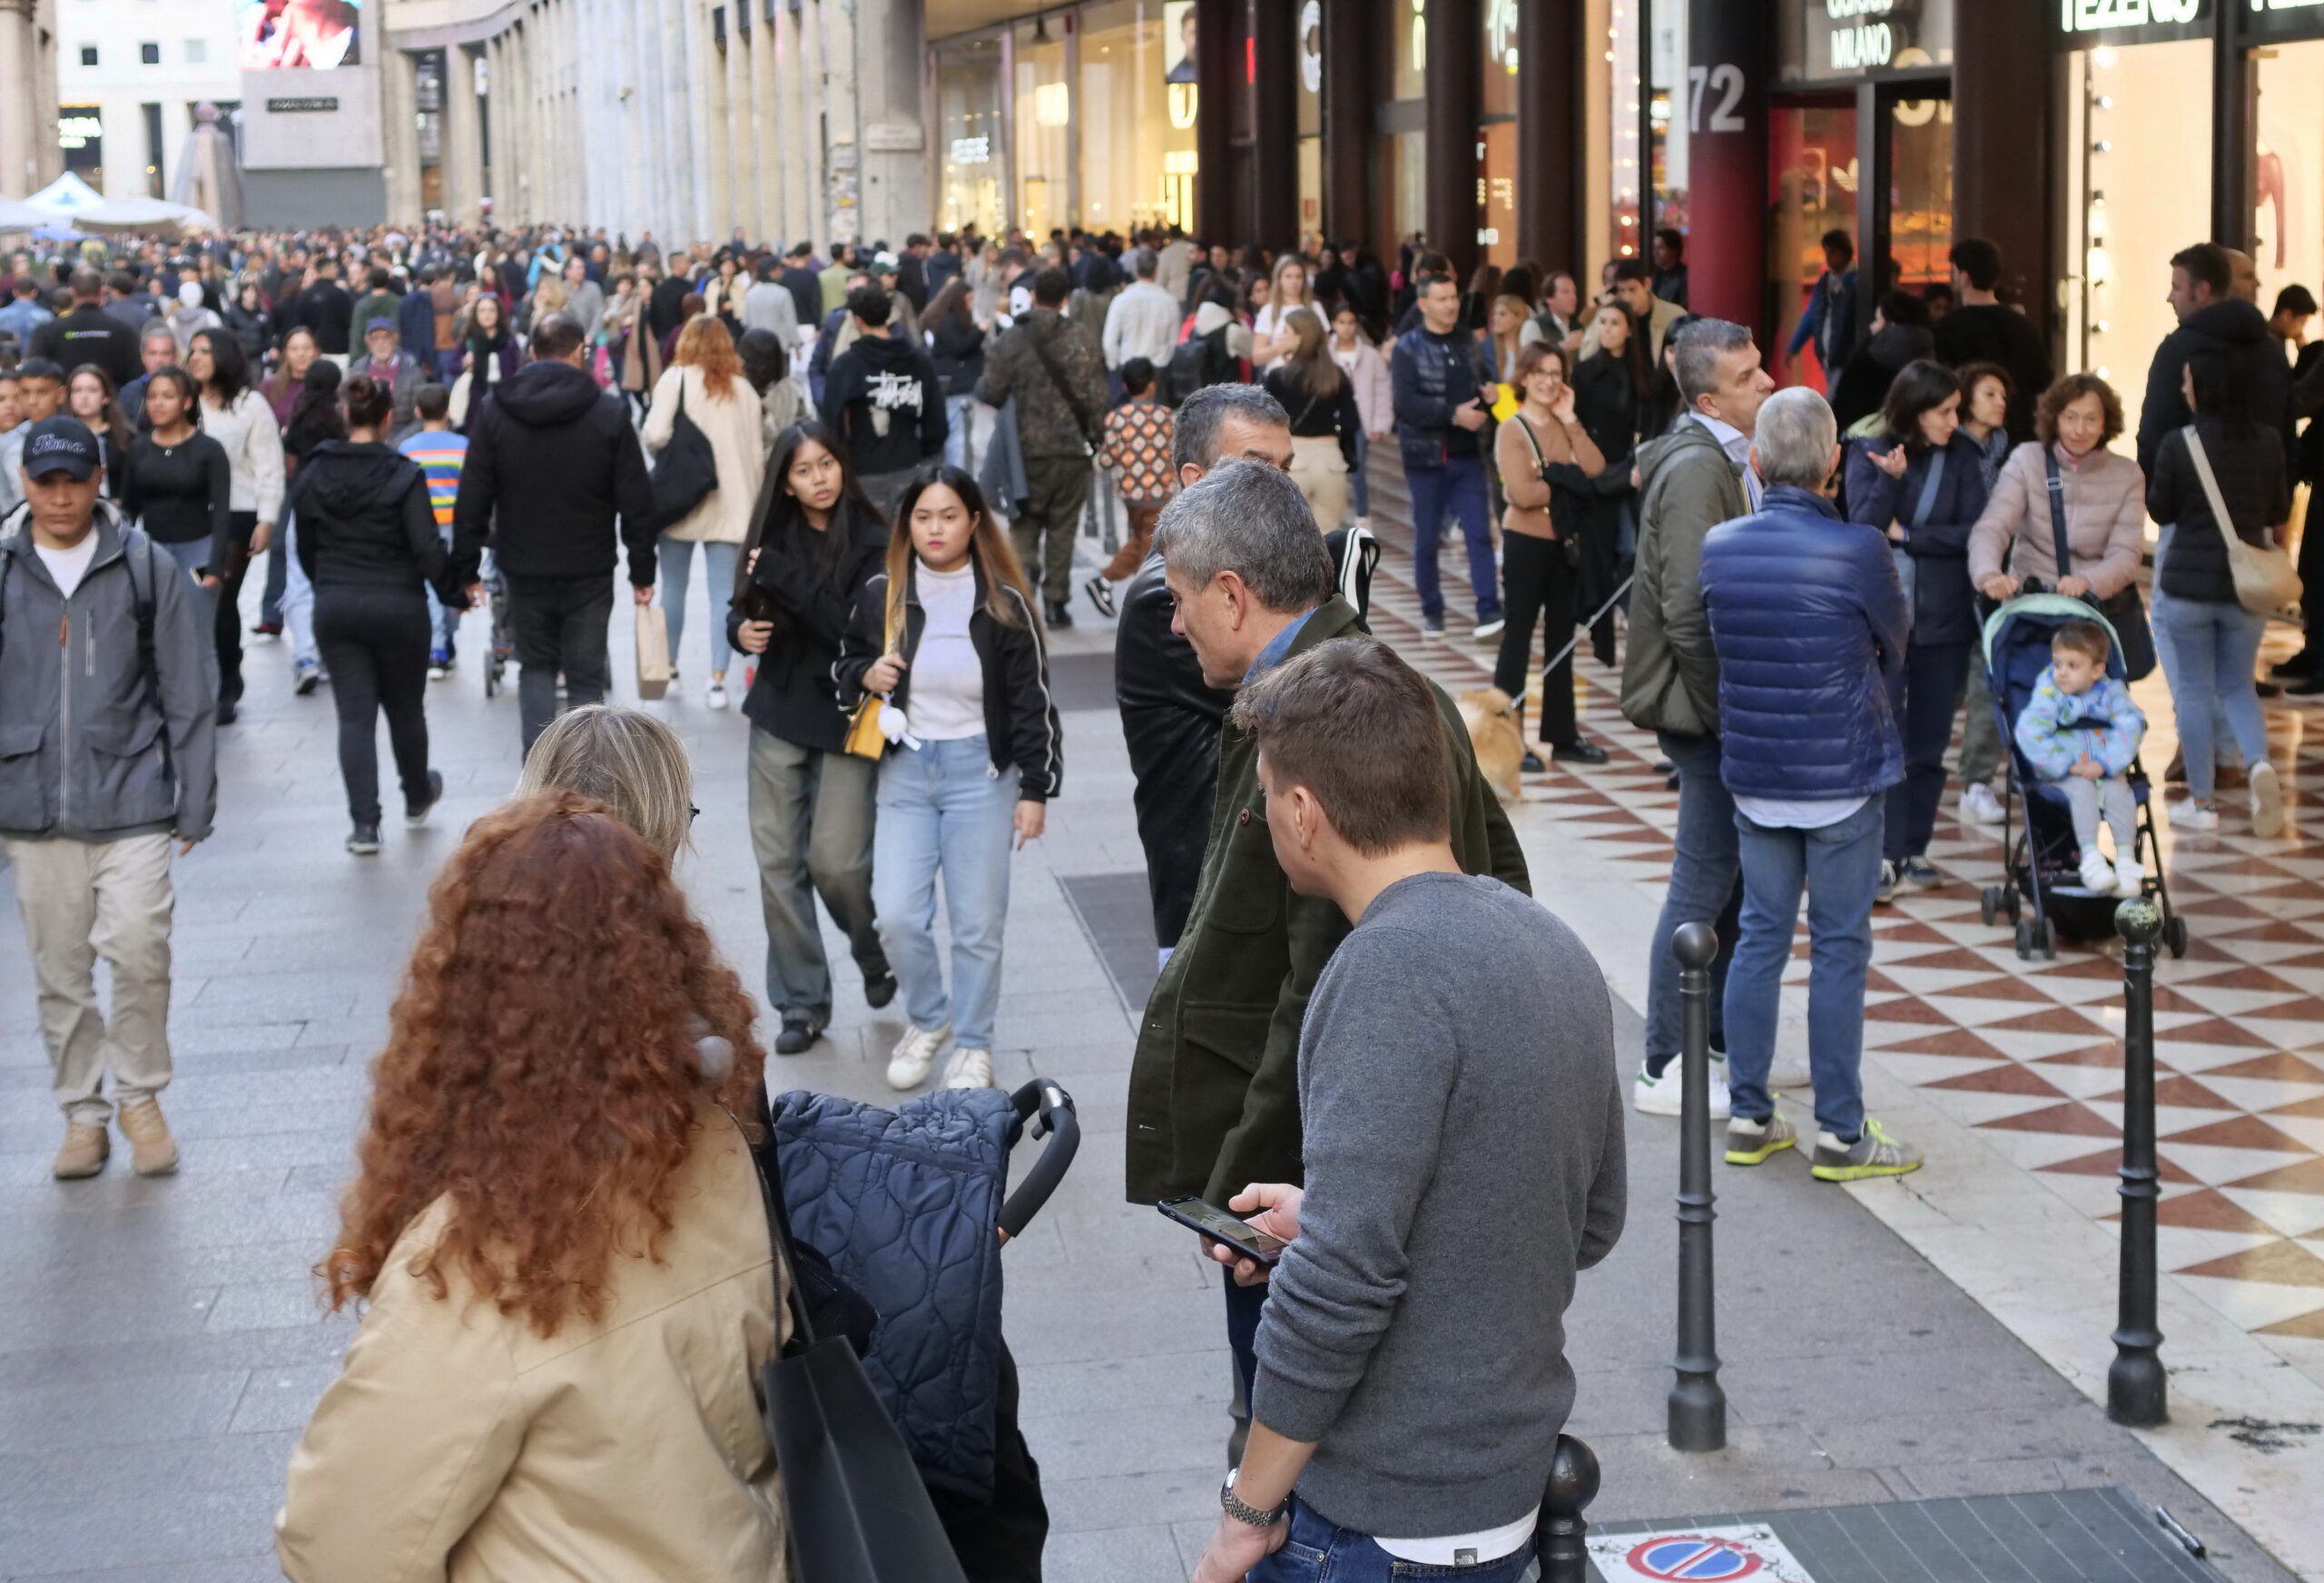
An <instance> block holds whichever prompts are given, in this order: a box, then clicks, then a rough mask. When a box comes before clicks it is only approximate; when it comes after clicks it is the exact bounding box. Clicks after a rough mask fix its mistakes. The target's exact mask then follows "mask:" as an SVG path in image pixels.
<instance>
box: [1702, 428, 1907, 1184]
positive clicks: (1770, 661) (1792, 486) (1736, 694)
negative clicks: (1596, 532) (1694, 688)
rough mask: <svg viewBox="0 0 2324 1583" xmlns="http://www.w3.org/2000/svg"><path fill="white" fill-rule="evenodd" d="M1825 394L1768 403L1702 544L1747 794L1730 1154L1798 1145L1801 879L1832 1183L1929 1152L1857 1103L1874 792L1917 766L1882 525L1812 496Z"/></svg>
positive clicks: (1876, 841)
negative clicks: (1727, 503) (1899, 692)
mask: <svg viewBox="0 0 2324 1583" xmlns="http://www.w3.org/2000/svg"><path fill="white" fill-rule="evenodd" d="M1837 440H1838V426H1837V424H1836V423H1835V422H1834V420H1833V418H1832V409H1831V408H1830V407H1829V406H1828V405H1827V404H1826V402H1825V400H1824V398H1822V397H1821V396H1818V395H1817V394H1816V392H1814V391H1813V390H1809V389H1806V388H1795V389H1790V390H1782V391H1778V392H1777V394H1775V395H1773V396H1771V397H1769V398H1768V401H1767V404H1766V405H1765V406H1763V407H1761V408H1759V418H1758V427H1757V428H1756V430H1755V431H1754V434H1753V439H1752V446H1751V466H1752V467H1754V468H1756V469H1757V470H1758V475H1759V477H1760V478H1761V479H1762V480H1763V481H1764V482H1765V484H1766V486H1767V488H1766V494H1765V497H1764V499H1763V501H1762V504H1761V507H1760V509H1759V510H1758V512H1756V513H1755V514H1753V515H1752V516H1743V517H1738V518H1737V519H1736V520H1734V521H1733V522H1728V523H1722V524H1720V525H1719V526H1717V527H1715V528H1713V529H1711V531H1710V535H1709V537H1707V538H1706V539H1704V541H1703V564H1702V593H1703V610H1704V612H1705V614H1706V615H1708V616H1709V620H1710V635H1711V646H1712V648H1713V649H1714V651H1715V652H1716V653H1717V654H1718V713H1719V724H1720V730H1721V735H1720V738H1719V776H1720V779H1721V780H1723V781H1724V782H1726V783H1727V789H1728V791H1729V792H1730V793H1731V794H1732V795H1733V796H1734V798H1735V827H1736V831H1737V833H1738V838H1739V841H1738V844H1739V846H1740V850H1741V855H1742V860H1743V920H1742V927H1741V931H1740V933H1739V935H1738V938H1737V940H1736V945H1735V960H1734V965H1733V966H1732V967H1731V968H1728V976H1727V1000H1726V1014H1727V1016H1726V1020H1727V1062H1728V1094H1729V1101H1728V1103H1729V1106H1730V1109H1729V1114H1728V1123H1727V1162H1728V1165H1758V1164H1759V1163H1760V1162H1761V1161H1763V1160H1765V1159H1766V1158H1767V1157H1768V1155H1772V1154H1774V1153H1775V1152H1776V1151H1777V1150H1778V1149H1787V1148H1789V1147H1791V1146H1792V1145H1793V1143H1794V1142H1795V1141H1796V1138H1795V1136H1794V1134H1793V1131H1792V1127H1791V1124H1790V1123H1789V1122H1787V1121H1786V1120H1784V1118H1783V1117H1782V1116H1777V1114H1776V1108H1775V1100H1774V1097H1773V1096H1771V1095H1770V1094H1769V1093H1768V1067H1769V1065H1770V1063H1771V1062H1772V1061H1773V1060H1774V1058H1775V1044H1776V1009H1777V1002H1778V1000H1779V998H1780V997H1781V995H1782V988H1783V969H1784V964H1785V963H1786V962H1787V961H1788V960H1790V959H1791V935H1792V927H1793V924H1794V922H1795V920H1796V919H1797V918H1798V916H1799V894H1800V890H1801V889H1802V888H1803V887H1804V888H1805V889H1806V890H1807V934H1808V940H1809V962H1810V969H1809V974H1808V980H1807V1061H1808V1066H1809V1068H1810V1069H1811V1070H1812V1072H1813V1073H1814V1075H1815V1084H1816V1126H1817V1137H1816V1153H1815V1157H1814V1159H1813V1161H1812V1162H1811V1170H1812V1173H1813V1175H1816V1176H1817V1178H1819V1179H1820V1180H1823V1181H1827V1182H1853V1181H1857V1180H1860V1179H1862V1178H1864V1177H1866V1176H1895V1175H1903V1174H1904V1173H1905V1172H1906V1171H1911V1170H1916V1169H1918V1168H1919V1165H1920V1163H1921V1156H1920V1152H1919V1151H1918V1150H1917V1149H1915V1148H1913V1147H1912V1146H1911V1145H1907V1144H1903V1143H1899V1142H1897V1141H1896V1139H1894V1138H1891V1137H1890V1136H1888V1135H1887V1134H1886V1133H1885V1132H1883V1131H1882V1130H1881V1128H1880V1124H1879V1123H1877V1122H1876V1121H1872V1120H1870V1119H1869V1118H1867V1117H1866V1116H1865V1114H1864V1085H1863V1081H1862V1077H1861V1074H1860V1071H1859V1067H1860V1066H1861V1064H1862V1061H1863V1056H1864V981H1865V973H1866V969H1867V968H1869V967H1870V966H1871V964H1872V898H1873V893H1874V891H1875V890H1876V889H1877V888H1878V886H1879V883H1880V840H1881V830H1882V825H1883V813H1882V808H1883V799H1882V797H1881V793H1882V792H1884V791H1886V790H1887V789H1888V788H1889V787H1890V786H1892V785H1894V784H1896V782H1897V781H1898V780H1900V779H1901V778H1902V777H1903V775H1904V748H1903V745H1902V743H1901V742H1900V741H1899V739H1898V736H1897V733H1896V717H1895V715H1894V713H1892V711H1891V709H1890V706H1889V702H1888V688H1887V681H1886V679H1887V678H1888V677H1891V676H1894V675H1895V674H1896V673H1897V672H1899V671H1900V670H1901V669H1902V668H1903V666H1904V664H1905V641H1906V638H1907V637H1908V635H1909V634H1910V633H1911V630H1912V618H1911V615H1910V613H1909V612H1908V611H1907V610H1906V609H1905V594H1904V589H1903V587H1902V585H1899V584H1898V582H1897V580H1896V565H1895V563H1894V561H1893V559H1892V557H1891V556H1890V555H1889V553H1888V545H1887V541H1886V539H1885V538H1884V537H1882V536H1881V535H1880V533H1879V531H1878V530H1877V529H1875V528H1870V527H1866V526H1863V525H1862V524H1860V523H1850V522H1844V521H1842V520H1841V518H1840V515H1839V513H1838V512H1837V511H1835V510H1834V509H1833V508H1832V505H1831V503H1830V502H1829V501H1828V500H1827V499H1825V498H1824V497H1823V496H1822V495H1821V494H1820V493H1819V492H1818V491H1820V490H1821V489H1822V488H1823V487H1824V483H1825V480H1826V479H1827V478H1829V477H1831V474H1832V469H1833V468H1834V467H1836V466H1837V465H1838V463H1839V458H1840V452H1839V446H1838V443H1837Z"/></svg>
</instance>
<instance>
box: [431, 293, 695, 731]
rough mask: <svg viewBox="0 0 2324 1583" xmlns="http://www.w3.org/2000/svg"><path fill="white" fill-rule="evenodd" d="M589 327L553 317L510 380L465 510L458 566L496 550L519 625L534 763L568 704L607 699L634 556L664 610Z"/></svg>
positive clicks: (522, 718) (489, 417)
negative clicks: (591, 354) (537, 743)
mask: <svg viewBox="0 0 2324 1583" xmlns="http://www.w3.org/2000/svg"><path fill="white" fill-rule="evenodd" d="M585 357H586V342H585V341H584V340H583V339H581V327H580V326H579V325H577V324H575V323H574V322H573V320H570V319H568V318H566V317H565V316H564V315H562V314H551V315H550V316H549V317H548V318H547V319H545V320H542V321H541V322H540V323H539V324H538V325H537V326H535V327H534V329H533V360H532V361H531V362H530V363H528V364H527V365H526V366H525V368H523V369H520V370H519V371H518V372H517V374H515V375H514V376H513V377H511V378H510V379H509V380H508V382H507V385H506V386H504V387H503V388H502V389H501V392H500V396H499V398H498V399H497V400H496V401H495V402H494V403H493V404H492V410H491V411H490V412H488V413H486V414H484V415H483V416H482V417H480V418H478V421H477V422H476V423H475V425H473V426H472V428H471V430H470V433H469V436H468V459H467V461H466V462H465V463H464V464H463V466H462V467H461V469H460V491H459V495H458V498H457V499H456V501H455V503H454V505H453V507H452V533H453V558H454V559H455V560H456V561H460V562H461V563H462V564H467V563H468V561H470V560H472V559H473V558H474V557H475V556H477V555H478V553H479V552H480V551H481V550H482V549H483V548H484V547H485V546H487V545H489V546H490V547H491V550H492V556H493V564H494V565H495V566H496V567H497V569H498V570H499V573H500V575H501V576H502V578H503V579H504V580H506V581H507V585H508V625H509V630H510V634H511V636H512V637H513V638H514V640H515V643H516V648H517V664H519V665H521V666H522V667H523V670H522V672H521V674H519V676H518V679H517V713H518V717H519V731H520V733H521V734H522V740H523V742H524V745H525V747H526V748H527V750H529V749H530V748H531V747H532V745H533V739H534V738H536V737H537V736H539V735H540V733H541V732H542V730H543V729H544V728H545V727H546V726H547V724H548V723H549V721H550V720H551V719H552V718H553V717H554V716H555V715H556V706H557V678H558V676H559V675H560V674H561V675H562V676H563V677H564V679H565V694H566V701H567V703H571V704H575V705H578V704H583V703H602V702H604V700H605V696H606V684H607V680H608V677H607V671H608V668H609V667H608V664H607V660H606V627H607V625H608V624H609V623H610V622H611V620H612V617H613V606H614V591H613V582H614V572H615V566H616V564H617V563H618V562H619V560H620V559H621V556H622V552H623V551H624V549H626V550H627V552H628V560H629V585H630V591H631V595H632V596H633V597H634V598H635V601H636V602H637V603H638V604H640V605H645V604H648V603H650V602H651V601H652V599H653V597H654V559H655V555H654V526H653V523H654V491H653V487H652V484H651V483H650V482H649V480H648V478H647V477H646V472H645V452H644V451H643V450H642V449H641V448H640V447H639V446H638V440H637V430H636V429H635V428H633V427H632V426H631V424H630V421H629V413H628V410H627V409H626V408H625V407H624V406H623V404H622V398H620V397H619V396H617V395H615V394H614V393H613V392H611V391H606V390H600V389H598V388H597V384H596V380H594V379H591V378H590V377H589V375H588V374H587V372H586V370H584V369H583V368H582V366H581V365H582V361H583V359H584V358H585Z"/></svg>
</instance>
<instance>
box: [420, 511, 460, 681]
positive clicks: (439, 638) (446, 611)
mask: <svg viewBox="0 0 2324 1583" xmlns="http://www.w3.org/2000/svg"><path fill="white" fill-rule="evenodd" d="M436 532H437V535H438V536H439V537H441V538H442V539H443V541H444V547H445V548H446V549H450V548H451V547H452V529H451V525H450V524H448V523H447V524H445V525H444V526H440V527H438V529H437V530H436ZM423 591H424V592H425V593H426V594H427V595H428V646H429V647H430V648H431V649H434V650H436V651H438V652H439V653H442V654H449V653H451V652H452V640H453V639H454V638H455V637H456V636H458V634H459V630H460V612H459V607H458V606H457V605H447V604H445V603H444V602H443V601H442V600H441V599H438V598H437V597H436V585H435V584H433V583H430V584H428V585H427V586H426V588H425V589H424V590H423Z"/></svg>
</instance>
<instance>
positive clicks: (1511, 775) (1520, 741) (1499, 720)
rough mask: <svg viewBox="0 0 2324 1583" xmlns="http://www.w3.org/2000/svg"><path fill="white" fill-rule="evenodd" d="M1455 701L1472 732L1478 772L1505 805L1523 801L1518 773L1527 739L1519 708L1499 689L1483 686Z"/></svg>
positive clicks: (1470, 732)
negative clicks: (1519, 724)
mask: <svg viewBox="0 0 2324 1583" xmlns="http://www.w3.org/2000/svg"><path fill="white" fill-rule="evenodd" d="M1453 702H1454V703H1456V704H1458V705H1459V706H1460V710H1461V723H1462V724H1463V725H1465V726H1467V727H1468V729H1469V745H1470V746H1471V747H1472V748H1474V749H1475V750H1476V755H1477V771H1478V772H1479V773H1480V774H1482V775H1483V776H1484V780H1485V784H1486V785H1488V786H1490V787H1492V789H1493V791H1494V792H1495V793H1497V794H1498V795H1499V796H1500V798H1501V800H1502V801H1503V802H1516V801H1521V785H1522V782H1521V781H1520V779H1519V771H1520V769H1521V767H1522V765H1523V764H1524V762H1525V737H1524V733H1522V732H1521V731H1519V730H1518V728H1517V709H1516V705H1515V703H1514V701H1513V700H1512V699H1511V697H1510V696H1509V694H1508V693H1504V692H1502V690H1501V689H1500V688H1498V687H1480V688H1478V689H1477V690H1476V691H1475V692H1473V693H1462V694H1461V695H1460V696H1459V697H1458V698H1456V699H1454V700H1453Z"/></svg>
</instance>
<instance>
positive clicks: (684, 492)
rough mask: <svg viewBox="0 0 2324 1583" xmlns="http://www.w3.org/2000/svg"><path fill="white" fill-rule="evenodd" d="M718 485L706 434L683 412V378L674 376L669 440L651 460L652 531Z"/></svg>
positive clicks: (670, 523)
mask: <svg viewBox="0 0 2324 1583" xmlns="http://www.w3.org/2000/svg"><path fill="white" fill-rule="evenodd" d="M717 487H718V458H717V457H715V456H714V455H713V454H712V452H711V449H710V437H709V436H708V435H706V434H704V433H703V432H702V429H701V428H700V427H699V426H698V425H696V424H695V422H694V419H693V418H688V417H687V416H686V379H685V376H684V374H683V373H682V374H680V375H679V376H678V411H677V416H676V417H675V418H672V419H671V420H670V443H669V444H667V445H665V446H664V447H662V454H661V456H660V457H659V458H658V459H656V460H655V464H654V531H655V533H660V532H661V531H662V530H663V529H665V528H667V527H675V526H677V525H678V524H679V523H681V522H684V520H685V519H686V514H687V513H689V512H691V511H692V510H693V509H694V507H695V506H699V505H701V504H702V503H703V502H704V500H705V499H707V498H709V497H710V492H711V491H712V490H713V489H715V488H717Z"/></svg>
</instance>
